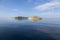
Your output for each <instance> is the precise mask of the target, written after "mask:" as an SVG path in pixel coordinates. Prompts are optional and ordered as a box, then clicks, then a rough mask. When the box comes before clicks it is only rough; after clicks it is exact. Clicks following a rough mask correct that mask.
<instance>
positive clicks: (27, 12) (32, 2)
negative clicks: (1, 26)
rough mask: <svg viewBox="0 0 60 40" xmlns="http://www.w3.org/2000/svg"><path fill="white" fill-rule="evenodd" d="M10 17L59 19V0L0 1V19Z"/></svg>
mask: <svg viewBox="0 0 60 40" xmlns="http://www.w3.org/2000/svg"><path fill="white" fill-rule="evenodd" d="M12 16H27V17H29V16H41V17H45V18H46V17H47V18H50V17H51V18H52V17H53V18H60V0H0V18H1V17H12Z"/></svg>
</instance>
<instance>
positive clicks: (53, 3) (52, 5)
mask: <svg viewBox="0 0 60 40" xmlns="http://www.w3.org/2000/svg"><path fill="white" fill-rule="evenodd" d="M56 7H60V1H59V0H52V1H50V2H48V3H45V4H42V5H38V6H36V7H35V8H34V9H37V10H47V9H51V8H56Z"/></svg>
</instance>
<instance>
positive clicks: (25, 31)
mask: <svg viewBox="0 0 60 40" xmlns="http://www.w3.org/2000/svg"><path fill="white" fill-rule="evenodd" d="M0 40H60V23H59V22H56V21H50V22H49V21H48V20H45V21H44V20H41V21H38V22H31V21H28V20H21V21H18V20H1V21H0Z"/></svg>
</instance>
